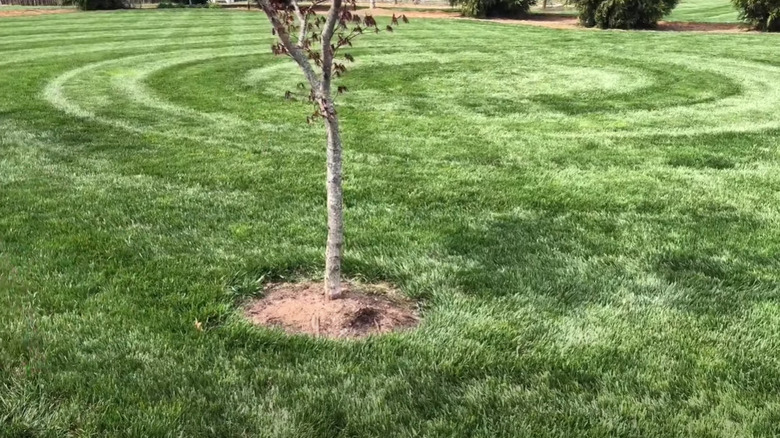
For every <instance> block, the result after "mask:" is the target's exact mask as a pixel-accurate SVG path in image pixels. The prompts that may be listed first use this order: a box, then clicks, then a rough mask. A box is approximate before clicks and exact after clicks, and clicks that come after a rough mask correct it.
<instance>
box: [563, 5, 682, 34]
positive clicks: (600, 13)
mask: <svg viewBox="0 0 780 438" xmlns="http://www.w3.org/2000/svg"><path fill="white" fill-rule="evenodd" d="M678 1H679V0H575V1H574V3H575V5H576V6H577V10H578V11H579V18H580V23H582V25H583V26H585V27H599V28H601V29H652V28H654V27H656V25H658V20H660V19H661V18H663V16H664V15H666V14H668V13H669V12H671V11H672V9H674V8H675V6H677V3H678Z"/></svg>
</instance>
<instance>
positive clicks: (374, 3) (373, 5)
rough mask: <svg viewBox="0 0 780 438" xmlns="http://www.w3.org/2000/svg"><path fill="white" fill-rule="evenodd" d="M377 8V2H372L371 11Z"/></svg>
mask: <svg viewBox="0 0 780 438" xmlns="http://www.w3.org/2000/svg"><path fill="white" fill-rule="evenodd" d="M374 8H376V0H371V9H374Z"/></svg>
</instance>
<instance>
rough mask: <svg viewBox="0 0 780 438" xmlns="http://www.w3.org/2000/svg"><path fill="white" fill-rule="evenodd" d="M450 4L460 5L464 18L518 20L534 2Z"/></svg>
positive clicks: (506, 0) (465, 0) (500, 0)
mask: <svg viewBox="0 0 780 438" xmlns="http://www.w3.org/2000/svg"><path fill="white" fill-rule="evenodd" d="M450 4H451V5H452V6H455V5H460V9H461V13H462V14H463V15H465V16H466V17H475V18H486V17H506V18H518V17H524V16H526V15H528V10H529V9H530V8H531V5H535V4H536V0H450Z"/></svg>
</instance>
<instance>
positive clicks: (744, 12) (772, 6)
mask: <svg viewBox="0 0 780 438" xmlns="http://www.w3.org/2000/svg"><path fill="white" fill-rule="evenodd" d="M732 1H733V2H734V6H735V7H736V8H737V10H739V18H741V19H742V20H744V21H746V22H748V23H750V25H751V26H752V27H754V28H756V29H758V30H763V31H767V32H780V0H732Z"/></svg>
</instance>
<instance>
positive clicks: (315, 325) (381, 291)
mask: <svg viewBox="0 0 780 438" xmlns="http://www.w3.org/2000/svg"><path fill="white" fill-rule="evenodd" d="M343 289H344V293H343V296H342V297H341V298H338V299H333V300H331V299H327V298H326V297H325V294H324V293H323V291H324V286H323V283H322V282H311V281H310V282H301V283H270V284H268V285H266V287H265V288H264V294H263V296H262V297H260V298H255V299H253V300H251V301H250V302H248V303H247V304H246V305H245V306H244V315H245V316H246V317H247V319H249V320H250V321H251V322H252V323H254V324H256V325H259V326H264V327H272V328H279V329H282V330H284V331H285V332H287V333H290V334H304V335H310V336H315V337H324V338H331V339H356V338H364V337H367V336H371V335H379V334H385V333H391V332H395V331H402V330H408V329H411V328H413V327H415V326H416V325H417V324H418V323H419V320H420V318H419V314H418V312H417V306H416V303H415V302H414V301H411V300H409V299H408V298H405V297H403V296H402V295H401V294H400V292H398V291H397V290H396V289H394V288H393V287H392V286H390V285H388V284H362V283H355V282H344V284H343Z"/></svg>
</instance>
